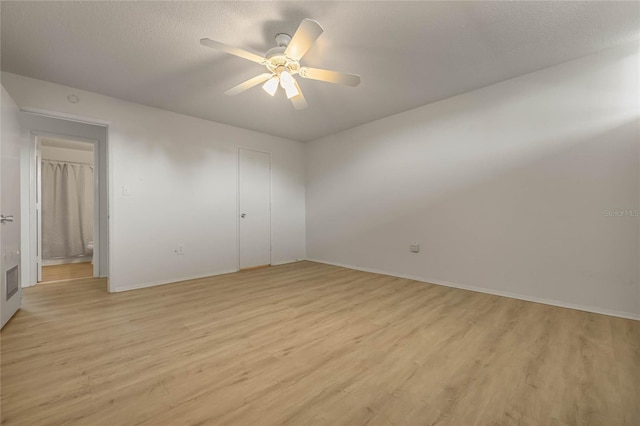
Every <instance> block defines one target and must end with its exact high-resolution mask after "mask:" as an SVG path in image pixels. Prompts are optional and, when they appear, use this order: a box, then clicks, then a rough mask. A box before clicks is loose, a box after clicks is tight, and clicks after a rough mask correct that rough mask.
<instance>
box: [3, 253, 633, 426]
mask: <svg viewBox="0 0 640 426" xmlns="http://www.w3.org/2000/svg"><path fill="white" fill-rule="evenodd" d="M105 287H106V283H105V281H104V280H100V279H89V280H76V281H69V282H67V283H58V284H50V285H44V286H37V287H35V288H30V289H26V291H25V299H24V308H23V309H22V310H20V311H19V312H18V313H17V315H16V316H15V317H14V318H13V319H12V320H11V321H10V323H9V324H8V325H7V326H6V327H5V329H4V330H2V360H1V361H2V371H1V376H2V377H1V378H2V397H1V402H2V422H3V424H8V425H45V424H46V425H60V424H65V425H66V424H69V425H133V424H141V425H154V426H155V425H203V424H211V425H241V426H244V425H274V424H287V425H332V426H333V425H364V424H366V425H455V426H461V425H556V426H561V425H603V426H615V425H635V426H637V425H639V424H640V322H637V321H631V320H624V319H620V318H614V317H608V316H603V315H597V314H591V313H585V312H580V311H575V310H570V309H563V308H557V307H552V306H546V305H541V304H536V303H530V302H524V301H518V300H513V299H507V298H503V297H497V296H491V295H485V294H480V293H474V292H469V291H464V290H457V289H451V288H447V287H441V286H436V285H428V284H424V283H419V282H415V281H411V280H406V279H400V278H394V277H389V276H382V275H377V274H370V273H364V272H358V271H353V270H349V269H344V268H338V267H334V266H328V265H322V264H318V263H312V262H300V263H296V264H289V265H283V266H277V267H272V268H266V269H259V270H254V271H247V272H240V273H236V274H229V275H224V276H218V277H213V278H207V279H199V280H193V281H185V282H183V283H179V284H171V285H165V286H160V287H155V288H148V289H142V290H137V291H131V292H126V293H118V294H107V293H106V290H105Z"/></svg>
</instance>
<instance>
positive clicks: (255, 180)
mask: <svg viewBox="0 0 640 426" xmlns="http://www.w3.org/2000/svg"><path fill="white" fill-rule="evenodd" d="M238 207H239V212H240V218H239V232H238V235H239V242H238V245H239V269H240V270H243V269H245V270H246V269H254V268H260V267H266V266H269V265H271V154H270V153H267V152H261V151H254V150H251V149H244V148H240V149H239V150H238Z"/></svg>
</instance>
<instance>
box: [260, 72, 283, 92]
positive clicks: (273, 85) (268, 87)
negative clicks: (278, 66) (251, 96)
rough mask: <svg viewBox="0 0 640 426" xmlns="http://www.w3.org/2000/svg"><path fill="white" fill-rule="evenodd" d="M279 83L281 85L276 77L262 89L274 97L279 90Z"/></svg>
mask: <svg viewBox="0 0 640 426" xmlns="http://www.w3.org/2000/svg"><path fill="white" fill-rule="evenodd" d="M278 83H280V81H279V80H278V77H277V76H275V75H274V76H273V77H271V79H269V81H267V82H266V83H265V84H263V85H262V89H264V91H265V92H267V93H268V94H270V95H271V96H273V95H275V94H276V91H277V90H278Z"/></svg>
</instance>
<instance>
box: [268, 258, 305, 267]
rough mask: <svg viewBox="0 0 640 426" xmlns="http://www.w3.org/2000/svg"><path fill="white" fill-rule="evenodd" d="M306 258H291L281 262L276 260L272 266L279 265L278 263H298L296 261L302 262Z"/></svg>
mask: <svg viewBox="0 0 640 426" xmlns="http://www.w3.org/2000/svg"><path fill="white" fill-rule="evenodd" d="M304 260H305V259H291V260H281V261H279V262H274V263H272V264H271V266H278V265H288V264H289V263H296V262H302V261H304Z"/></svg>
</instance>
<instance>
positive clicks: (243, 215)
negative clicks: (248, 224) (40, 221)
mask: <svg viewBox="0 0 640 426" xmlns="http://www.w3.org/2000/svg"><path fill="white" fill-rule="evenodd" d="M246 215H247V214H246V213H242V214H241V215H240V217H241V218H243V219H244V217H245V216H246ZM11 220H13V219H11Z"/></svg>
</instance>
